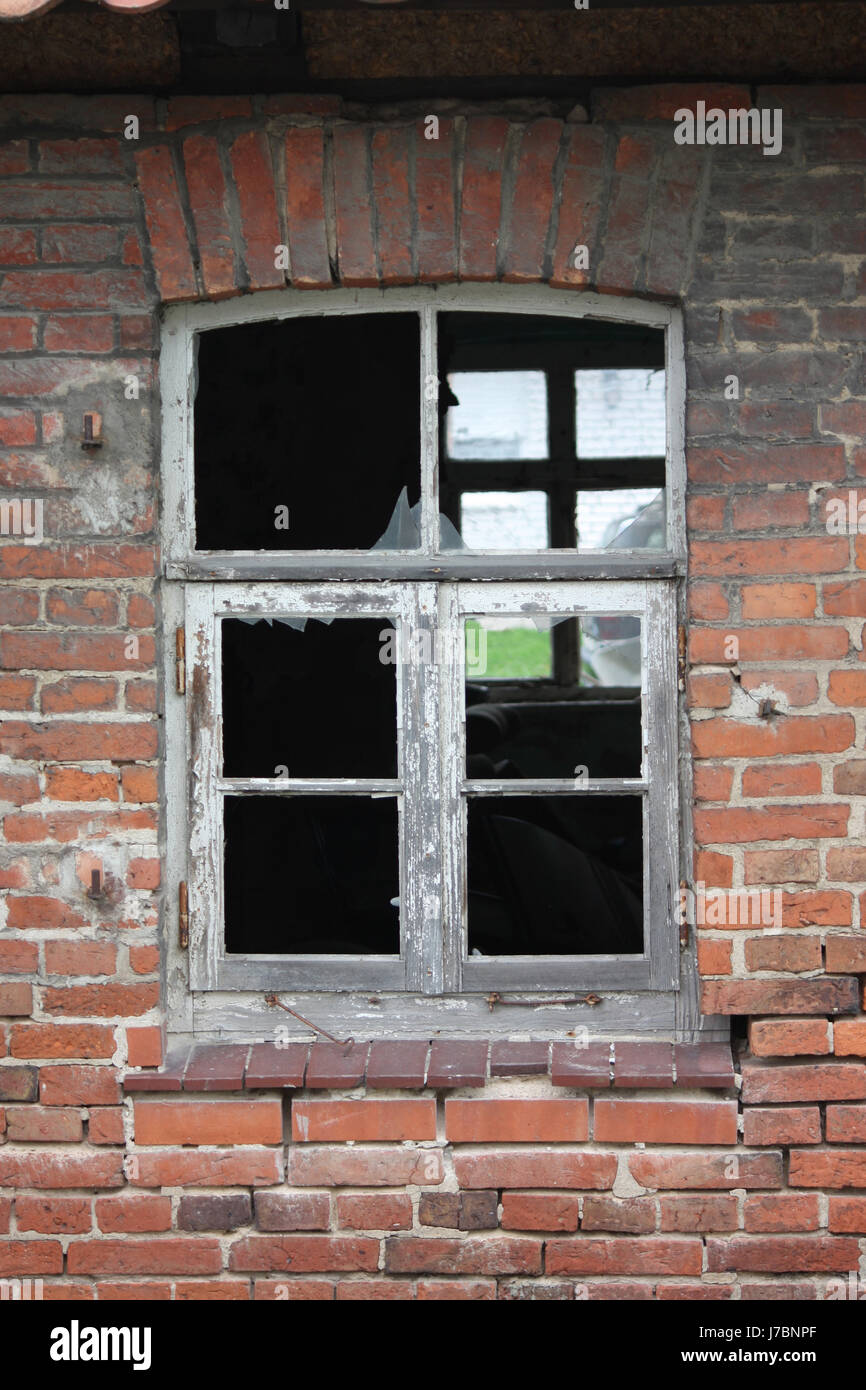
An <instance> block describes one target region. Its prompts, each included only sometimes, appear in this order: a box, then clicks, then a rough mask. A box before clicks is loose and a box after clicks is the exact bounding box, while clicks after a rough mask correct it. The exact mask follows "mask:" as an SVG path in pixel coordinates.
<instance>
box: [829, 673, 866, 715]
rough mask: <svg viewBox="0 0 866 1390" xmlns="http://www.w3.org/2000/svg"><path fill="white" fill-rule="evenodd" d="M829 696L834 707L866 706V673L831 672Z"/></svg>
mask: <svg viewBox="0 0 866 1390" xmlns="http://www.w3.org/2000/svg"><path fill="white" fill-rule="evenodd" d="M827 694H828V696H829V698H830V700H831V701H832V703H833V704H834V705H854V706H862V705H866V672H864V671H831V672H830V680H829V684H828V687H827Z"/></svg>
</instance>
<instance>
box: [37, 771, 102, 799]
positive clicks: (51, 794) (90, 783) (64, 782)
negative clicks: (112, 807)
mask: <svg viewBox="0 0 866 1390" xmlns="http://www.w3.org/2000/svg"><path fill="white" fill-rule="evenodd" d="M45 791H46V795H47V797H48V798H49V799H50V800H51V801H116V800H117V774H116V773H114V772H82V771H81V770H80V769H79V768H77V767H50V768H48V769H47V770H46V782H45Z"/></svg>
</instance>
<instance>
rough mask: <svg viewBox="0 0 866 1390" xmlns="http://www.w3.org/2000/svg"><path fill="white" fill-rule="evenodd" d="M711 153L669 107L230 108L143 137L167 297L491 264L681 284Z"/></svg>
mask: <svg viewBox="0 0 866 1390" xmlns="http://www.w3.org/2000/svg"><path fill="white" fill-rule="evenodd" d="M434 131H435V138H428V134H433V133H434ZM704 161H705V151H704V150H702V149H684V148H682V147H676V146H674V144H673V138H672V126H671V125H670V124H669V123H668V122H663V123H659V128H658V129H653V130H647V129H646V128H645V127H644V128H642V129H640V130H636V131H635V130H633V131H623V130H621V129H619V128H617V127H613V126H606V125H600V124H599V125H596V124H589V123H585V122H569V121H562V120H557V119H553V118H551V117H542V118H539V119H530V120H526V119H522V120H516V119H510V118H508V117H506V116H502V115H489V114H473V115H468V116H465V117H464V116H441V115H440V116H439V117H438V131H436V128H435V126H434V125H433V124H432V123H431V121H430V118H429V117H424V116H417V117H416V118H414V119H407V120H401V121H393V122H389V123H377V122H357V123H350V122H346V121H343V120H333V121H329V120H327V119H326V120H323V121H322V122H316V123H314V122H311V121H310V120H309V119H308V120H307V121H305V123H303V124H299V123H293V124H287V123H286V121H285V120H280V121H276V122H270V123H268V124H258V125H256V124H251V123H249V122H238V121H230V122H227V123H225V124H220V125H216V124H214V125H204V126H200V127H198V128H197V129H196V130H195V131H194V132H192V133H188V132H187V131H184V132H181V133H179V134H177V135H173V136H170V137H168V138H163V139H162V140H161V141H160V142H159V143H154V144H150V145H147V146H145V147H144V148H142V149H140V150H139V151H138V152H137V153H136V165H137V170H138V182H139V188H140V191H141V196H142V198H143V203H144V212H145V220H146V224H147V229H148V234H149V238H150V247H151V254H152V260H153V266H154V271H155V274H156V279H157V285H158V289H159V294H160V298H161V299H162V301H163V302H164V303H178V302H183V301H191V300H200V299H212V300H218V299H225V298H229V297H230V296H232V295H237V294H243V293H247V292H249V291H255V290H263V289H277V288H282V287H284V286H294V287H296V288H301V289H304V288H306V289H327V288H331V287H332V286H337V285H342V286H345V287H353V286H357V287H376V286H387V285H409V284H430V283H447V282H450V281H496V280H500V281H505V282H511V283H533V282H546V283H549V284H551V285H552V286H554V287H559V288H575V289H593V290H597V291H600V292H601V293H610V294H627V295H634V294H638V295H646V296H651V297H660V298H665V299H677V298H679V297H680V296H681V294H682V292H683V290H684V287H685V285H686V284H687V283H688V280H689V278H690V274H691V264H692V257H693V248H694V241H695V236H696V230H697V227H698V224H699V217H698V209H699V202H700V190H701V185H702V181H703V177H704ZM281 246H283V247H288V268H286V269H283V268H282V261H284V260H285V254H284V255H283V257H282V261H281V259H280V258H279V257H278V256H277V254H276V248H278V247H281ZM579 246H585V247H586V248H587V253H588V267H586V268H584V266H583V265H582V264H575V248H577V247H579Z"/></svg>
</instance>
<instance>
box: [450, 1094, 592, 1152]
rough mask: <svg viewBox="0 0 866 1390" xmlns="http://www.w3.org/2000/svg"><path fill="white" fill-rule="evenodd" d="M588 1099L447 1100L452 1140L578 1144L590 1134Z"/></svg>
mask: <svg viewBox="0 0 866 1390" xmlns="http://www.w3.org/2000/svg"><path fill="white" fill-rule="evenodd" d="M588 1124H589V1114H588V1103H587V1101H586V1100H523V1099H518V1098H516V1097H515V1098H514V1099H513V1100H479V1101H475V1100H446V1102H445V1131H446V1134H447V1136H448V1138H449V1140H451V1142H452V1143H458V1144H466V1143H469V1144H473V1143H474V1144H480V1143H499V1144H502V1143H506V1144H521V1143H531V1142H533V1141H535V1142H537V1143H576V1142H580V1141H581V1140H584V1139H586V1138H587V1137H588V1132H589V1131H588Z"/></svg>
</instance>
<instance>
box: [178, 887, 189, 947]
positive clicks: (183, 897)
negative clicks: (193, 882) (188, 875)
mask: <svg viewBox="0 0 866 1390" xmlns="http://www.w3.org/2000/svg"><path fill="white" fill-rule="evenodd" d="M177 937H178V942H179V944H180V949H181V950H182V951H185V950H187V948H188V946H189V897H188V894H187V888H186V884H185V883H179V884H178V885H177Z"/></svg>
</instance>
